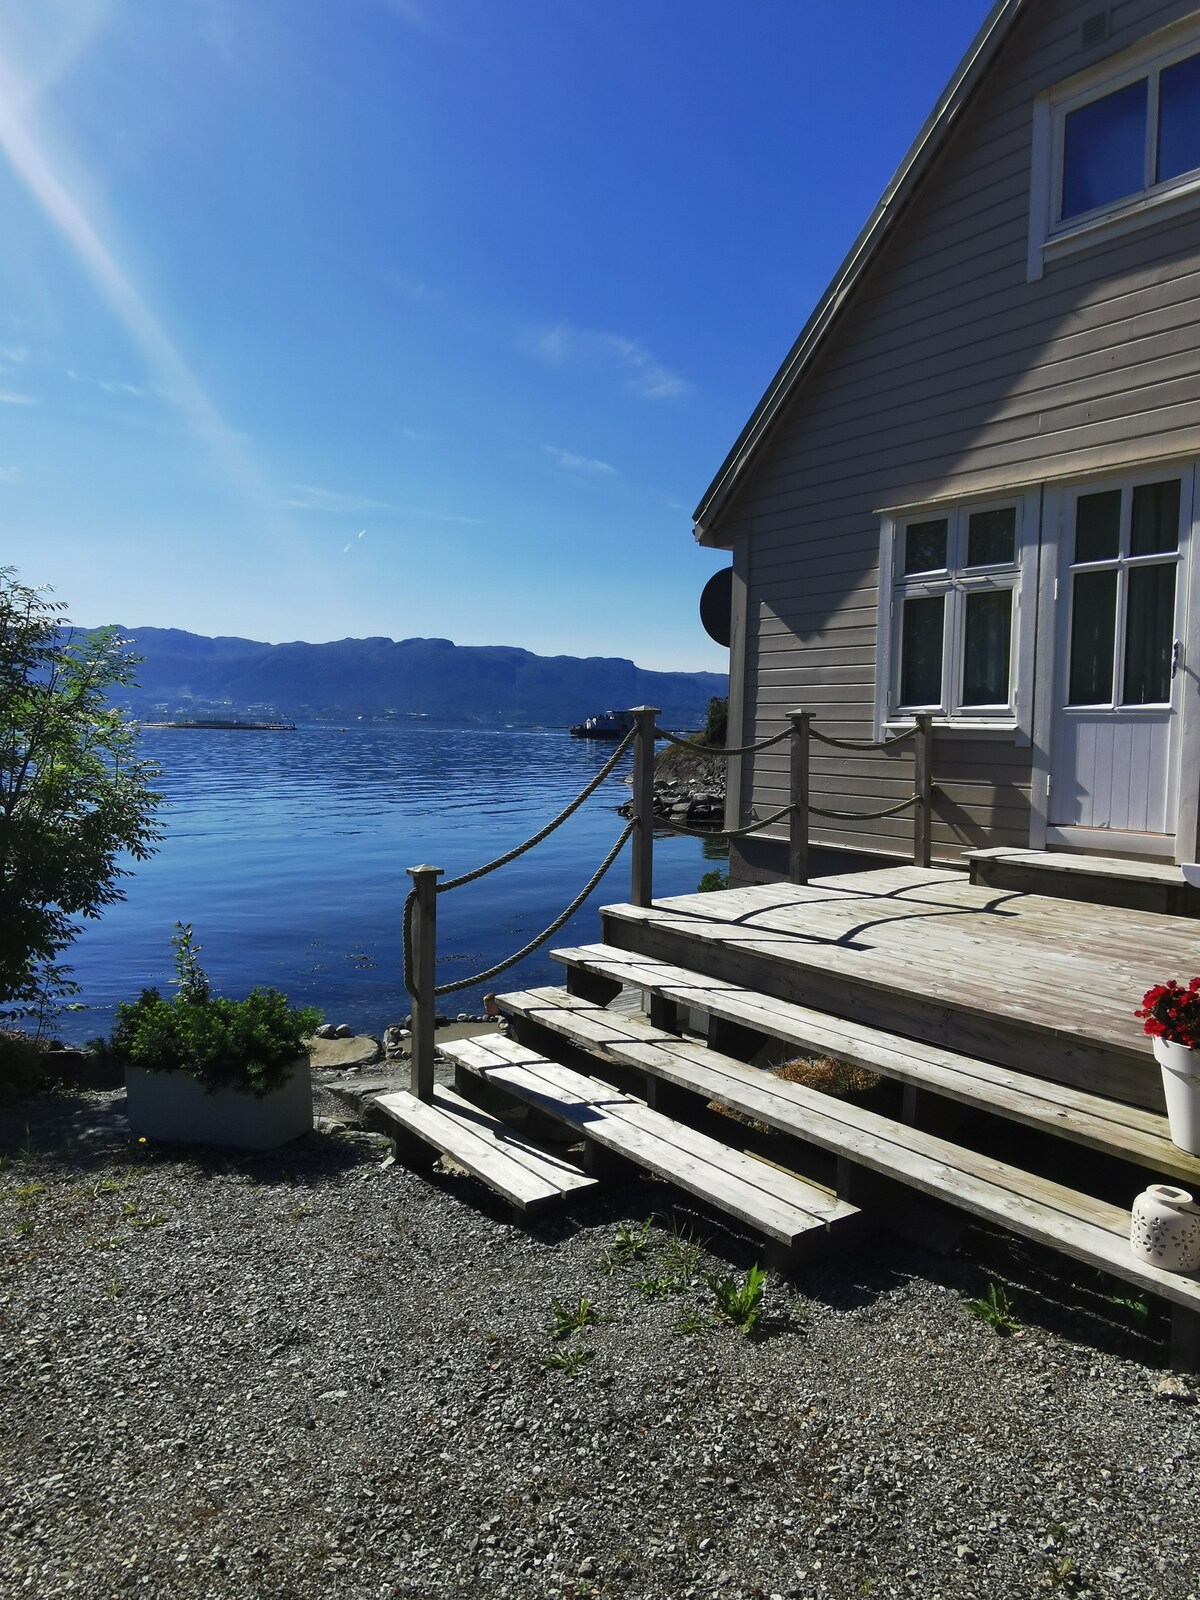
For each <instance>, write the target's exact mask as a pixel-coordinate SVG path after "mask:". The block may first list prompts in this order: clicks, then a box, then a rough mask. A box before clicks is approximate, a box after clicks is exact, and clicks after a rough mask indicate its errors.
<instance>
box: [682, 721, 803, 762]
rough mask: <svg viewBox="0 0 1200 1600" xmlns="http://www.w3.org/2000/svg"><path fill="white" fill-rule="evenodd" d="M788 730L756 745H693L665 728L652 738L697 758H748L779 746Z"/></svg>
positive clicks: (788, 732)
mask: <svg viewBox="0 0 1200 1600" xmlns="http://www.w3.org/2000/svg"><path fill="white" fill-rule="evenodd" d="M791 731H792V730H791V729H790V728H784V730H783V732H782V733H773V734H772V735H771V737H770V738H769V739H760V740H759V741H758V743H757V744H739V745H724V744H693V743H692V741H691V740H690V739H681V738H680V737H679V735H678V734H677V733H668V732H667V731H666V729H665V728H657V727H656V728H655V730H654V737H655V738H656V739H665V740H666V741H667V743H668V744H677V745H679V746H680V747H681V748H682V749H684V750H691V751H693V752H694V753H695V754H696V755H698V756H749V755H753V754H754V752H755V751H756V750H769V749H770V748H771V746H772V745H773V744H780V743H782V741H783V740H784V739H786V738H787V737H788V736H789V735H790V733H791Z"/></svg>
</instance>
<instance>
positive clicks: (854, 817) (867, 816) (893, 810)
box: [808, 794, 921, 822]
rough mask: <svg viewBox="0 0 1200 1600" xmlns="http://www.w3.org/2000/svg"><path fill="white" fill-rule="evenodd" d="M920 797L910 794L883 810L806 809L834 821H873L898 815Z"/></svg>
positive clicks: (817, 815)
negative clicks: (905, 798) (895, 804)
mask: <svg viewBox="0 0 1200 1600" xmlns="http://www.w3.org/2000/svg"><path fill="white" fill-rule="evenodd" d="M920 798H921V796H920V795H919V794H910V795H909V797H908V799H907V800H901V802H900V804H899V805H897V806H888V807H887V809H886V810H885V811H823V810H822V809H821V807H820V806H809V808H808V810H809V814H810V815H811V816H814V817H829V818H830V819H831V820H832V821H834V822H874V821H876V820H877V819H878V818H879V817H898V816H899V815H900V813H901V812H902V811H907V810H908V808H909V806H912V805H916V803H917V802H918V800H920Z"/></svg>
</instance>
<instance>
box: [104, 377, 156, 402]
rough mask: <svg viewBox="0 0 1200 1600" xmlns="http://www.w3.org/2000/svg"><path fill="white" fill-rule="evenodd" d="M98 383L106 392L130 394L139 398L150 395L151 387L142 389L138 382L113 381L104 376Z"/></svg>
mask: <svg viewBox="0 0 1200 1600" xmlns="http://www.w3.org/2000/svg"><path fill="white" fill-rule="evenodd" d="M98 383H99V386H100V388H101V389H103V390H104V392H105V394H129V395H133V396H134V397H135V398H136V399H138V400H146V399H148V398H149V396H150V390H149V389H140V388H139V387H138V386H137V384H136V383H112V382H109V381H108V380H106V379H104V378H100V379H99V380H98Z"/></svg>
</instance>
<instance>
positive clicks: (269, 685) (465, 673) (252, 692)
mask: <svg viewBox="0 0 1200 1600" xmlns="http://www.w3.org/2000/svg"><path fill="white" fill-rule="evenodd" d="M120 631H121V633H122V634H123V635H124V636H125V637H127V638H130V639H132V640H133V647H134V651H135V653H136V654H137V655H139V656H141V657H142V658H143V659H142V661H141V663H140V665H139V667H138V672H137V679H138V681H137V687H136V688H135V689H127V690H124V691H123V692H122V698H123V700H124V701H125V702H126V704H127V705H128V706H129V708H130V710H131V711H133V712H134V713H135V714H136V715H139V716H143V717H147V716H167V717H170V716H205V715H226V716H230V715H233V716H250V715H259V716H264V715H266V714H270V715H271V716H273V717H287V718H291V719H293V720H295V719H304V718H308V717H314V718H331V719H334V720H343V721H344V720H345V719H347V718H349V717H359V716H361V717H368V718H387V717H404V716H427V717H431V718H434V719H436V720H439V721H447V722H480V723H495V722H505V723H519V724H523V725H526V726H549V727H557V726H565V725H569V724H570V723H574V722H581V721H582V720H583V719H584V717H587V716H591V715H594V714H595V713H596V712H599V711H606V710H609V709H610V708H612V709H625V708H627V707H630V706H637V705H653V706H658V707H659V708H660V709H661V711H662V720H663V722H664V724H666V725H668V726H675V727H694V726H697V725H699V724H701V723H702V722H703V720H704V713H705V711H706V709H707V706H708V702H709V700H710V698H711V697H712V696H713V695H724V694H725V693H726V692H727V679H726V677H725V675H724V674H723V673H716V672H650V671H647V670H644V669H643V668H641V667H638V666H635V665H634V663H633V662H632V661H626V660H624V659H622V658H620V657H611V656H586V657H581V656H539V655H534V654H533V653H532V652H531V651H529V650H521V649H518V648H516V647H513V646H507V645H456V644H452V643H451V641H450V640H449V639H384V638H369V639H339V640H336V641H334V642H332V643H329V644H303V643H296V644H263V643H261V642H259V641H258V640H254V639H233V638H216V639H209V638H205V637H204V636H203V635H201V634H196V633H185V632H182V631H181V630H179V629H176V628H122V629H121V630H120Z"/></svg>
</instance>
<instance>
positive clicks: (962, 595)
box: [875, 490, 1038, 742]
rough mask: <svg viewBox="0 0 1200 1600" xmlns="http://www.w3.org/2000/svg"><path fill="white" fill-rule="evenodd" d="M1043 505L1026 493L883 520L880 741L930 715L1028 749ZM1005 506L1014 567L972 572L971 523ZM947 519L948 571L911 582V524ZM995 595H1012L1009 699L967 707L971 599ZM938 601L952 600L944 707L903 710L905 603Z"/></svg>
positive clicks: (919, 576) (945, 640)
mask: <svg viewBox="0 0 1200 1600" xmlns="http://www.w3.org/2000/svg"><path fill="white" fill-rule="evenodd" d="M1037 505H1038V493H1037V491H1036V490H1022V491H1019V492H1017V493H1015V494H1007V495H990V496H988V497H987V498H986V499H981V500H965V501H956V502H953V503H947V502H941V503H934V504H931V505H928V506H923V507H916V508H914V509H912V510H906V511H903V512H892V513H889V514H887V515H885V516H884V518H883V521H882V527H881V536H880V558H879V574H880V581H879V616H878V641H879V648H878V655H877V661H878V670H877V679H876V701H875V732H876V737H877V738H882V737H883V736H884V735H885V734H886V733H888V732H895V731H899V730H901V729H904V728H909V727H911V726H912V723H913V718H914V716H915V714H916V713H917V712H918V711H928V712H930V713H932V715H933V719H934V723H935V725H936V726H939V727H947V728H962V729H974V730H976V731H978V732H992V733H1005V734H1014V733H1015V734H1016V735H1017V736H1018V739H1019V740H1020V741H1022V742H1023V741H1024V740H1027V739H1028V736H1029V712H1030V706H1031V702H1032V685H1033V644H1034V620H1035V615H1036V589H1037V550H1038V539H1037ZM1004 506H1012V507H1013V508H1014V509H1015V511H1016V519H1015V520H1016V548H1015V551H1014V560H1013V561H1012V563H1011V564H1009V563H1004V564H997V565H995V566H989V567H971V568H968V567H966V565H965V561H966V538H967V527H968V521H969V518H970V517H971V515H972V514H973V513H975V512H980V511H994V510H999V509H1000V508H1001V507H1004ZM943 517H944V518H945V519H946V522H947V565H946V567H945V568H943V569H942V570H941V571H938V572H927V573H912V574H907V575H906V574H905V573H904V571H903V565H904V535H905V531H906V529H907V528H908V527H909V526H910V524H912V523H916V522H929V521H933V520H934V519H940V518H943ZM995 588H1006V589H1010V590H1011V591H1012V595H1013V608H1012V641H1011V646H1010V651H1009V700H1008V702H1007V704H1005V705H1002V706H1001V705H997V706H964V705H962V703H961V692H962V691H961V685H962V672H963V651H964V647H965V636H966V609H967V608H966V598H967V596H968V595H970V594H971V593H974V592H978V591H980V590H987V589H995ZM933 595H944V596H945V597H946V607H945V612H944V627H945V633H944V635H943V642H942V693H941V699H940V703H939V704H938V705H930V706H902V705H901V704H900V668H901V627H902V615H903V602H904V599H905V598H906V597H916V598H920V597H922V596H933Z"/></svg>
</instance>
